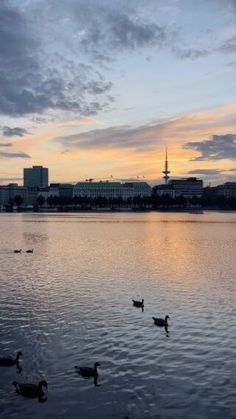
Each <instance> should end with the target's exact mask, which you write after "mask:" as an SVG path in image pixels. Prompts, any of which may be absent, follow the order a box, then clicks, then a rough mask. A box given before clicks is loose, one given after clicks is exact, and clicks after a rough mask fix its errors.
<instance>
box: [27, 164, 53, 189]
mask: <svg viewBox="0 0 236 419" xmlns="http://www.w3.org/2000/svg"><path fill="white" fill-rule="evenodd" d="M24 186H26V187H27V188H46V187H48V169H47V168H46V167H43V166H33V167H32V168H27V169H24Z"/></svg>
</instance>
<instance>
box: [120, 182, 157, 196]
mask: <svg viewBox="0 0 236 419" xmlns="http://www.w3.org/2000/svg"><path fill="white" fill-rule="evenodd" d="M126 190H127V192H128V193H127V195H128V196H125V195H126ZM123 195H124V196H123V198H124V199H127V198H134V197H137V196H140V197H141V198H143V197H145V196H151V195H152V188H151V186H150V185H148V183H147V182H125V183H124V184H123Z"/></svg>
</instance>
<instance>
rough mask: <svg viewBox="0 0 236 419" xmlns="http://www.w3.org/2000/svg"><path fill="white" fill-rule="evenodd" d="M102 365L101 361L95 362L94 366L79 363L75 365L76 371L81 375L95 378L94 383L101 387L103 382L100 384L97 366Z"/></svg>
mask: <svg viewBox="0 0 236 419" xmlns="http://www.w3.org/2000/svg"><path fill="white" fill-rule="evenodd" d="M99 366H100V363H99V362H95V364H94V367H93V368H92V367H78V366H77V365H76V366H75V367H74V368H75V370H76V372H77V373H78V374H79V375H81V377H83V378H85V379H87V378H91V377H92V378H93V379H94V380H93V381H94V385H95V386H96V387H100V386H101V384H98V370H97V367H99Z"/></svg>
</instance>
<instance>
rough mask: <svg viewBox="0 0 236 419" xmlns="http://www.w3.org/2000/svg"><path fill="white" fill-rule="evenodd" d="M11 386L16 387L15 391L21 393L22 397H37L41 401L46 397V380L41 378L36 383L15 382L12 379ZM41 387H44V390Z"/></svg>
mask: <svg viewBox="0 0 236 419" xmlns="http://www.w3.org/2000/svg"><path fill="white" fill-rule="evenodd" d="M12 384H13V386H15V388H16V392H17V393H18V394H21V395H22V396H24V397H29V398H34V397H38V399H39V401H40V402H43V401H45V400H46V399H47V388H48V385H47V381H45V380H42V381H40V382H39V383H38V384H31V383H22V384H20V383H17V382H16V381H13V383H12ZM43 387H45V388H46V391H44V389H43Z"/></svg>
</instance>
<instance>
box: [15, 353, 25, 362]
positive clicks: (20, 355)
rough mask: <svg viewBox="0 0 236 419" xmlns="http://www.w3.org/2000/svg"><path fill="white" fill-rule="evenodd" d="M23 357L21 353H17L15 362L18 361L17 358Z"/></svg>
mask: <svg viewBox="0 0 236 419" xmlns="http://www.w3.org/2000/svg"><path fill="white" fill-rule="evenodd" d="M22 356H23V353H22V352H21V351H19V352H17V354H16V362H18V361H19V358H20V357H22Z"/></svg>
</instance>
